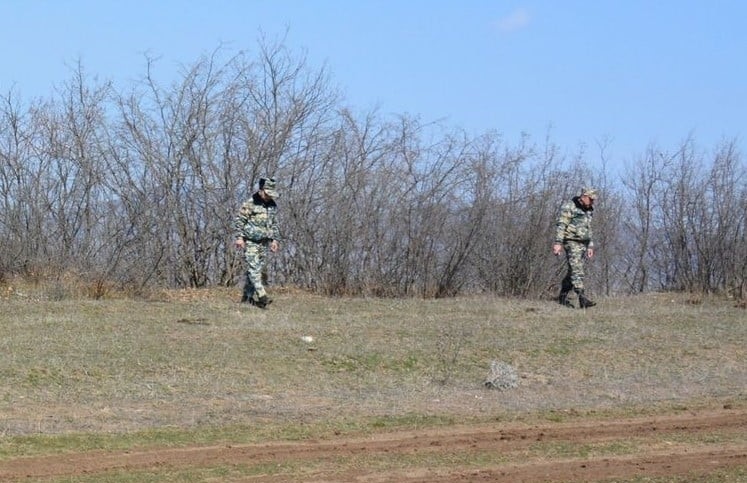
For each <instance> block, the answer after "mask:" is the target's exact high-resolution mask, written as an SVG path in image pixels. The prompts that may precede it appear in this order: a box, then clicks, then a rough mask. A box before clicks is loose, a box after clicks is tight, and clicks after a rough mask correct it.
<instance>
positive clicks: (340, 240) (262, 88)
mask: <svg viewBox="0 0 747 483" xmlns="http://www.w3.org/2000/svg"><path fill="white" fill-rule="evenodd" d="M221 53H222V52H221V50H220V49H218V50H216V51H215V52H214V53H213V54H212V55H209V56H206V57H204V58H201V59H199V60H198V61H197V62H195V63H194V64H193V65H191V66H188V67H186V68H184V69H183V71H182V75H181V76H180V78H179V79H178V80H177V81H176V82H174V83H173V84H171V85H168V86H164V85H162V84H159V83H158V82H157V81H156V80H155V77H156V76H155V70H156V64H155V62H153V61H152V59H149V58H146V66H145V69H144V70H145V73H144V75H143V76H142V78H141V79H140V80H139V81H138V82H136V83H134V84H133V85H132V86H129V87H128V88H127V89H126V90H121V89H120V90H118V89H115V88H114V86H113V85H112V84H111V83H109V82H99V81H97V80H95V79H91V78H90V77H87V76H86V73H85V70H84V68H83V66H82V65H78V66H77V67H76V68H75V69H74V70H73V71H72V75H71V78H70V79H69V80H68V81H67V82H66V83H64V84H63V85H61V86H58V87H57V89H56V91H55V93H54V94H53V95H52V96H51V97H50V98H49V99H35V100H32V101H30V102H24V101H22V100H21V99H19V98H18V96H17V95H16V94H15V93H14V92H13V91H11V92H8V93H6V94H5V95H3V96H2V97H1V98H0V102H1V103H2V106H0V208H1V211H0V243H1V244H2V251H0V274H10V273H17V274H22V275H31V274H36V275H39V274H41V276H45V277H54V276H59V274H63V273H73V274H75V275H76V276H77V277H80V278H83V279H88V280H91V281H108V282H112V283H117V284H120V285H123V286H127V287H131V288H135V289H144V288H147V287H153V286H167V287H204V286H211V285H228V286H230V285H233V284H235V283H237V282H239V281H240V272H241V260H240V258H239V254H238V253H236V252H235V251H234V250H233V248H232V243H231V242H232V232H231V222H232V219H233V216H234V215H235V212H236V209H237V207H238V206H239V204H240V202H241V201H242V200H243V199H244V198H246V197H247V196H248V195H249V194H250V193H251V192H252V190H253V189H254V188H255V183H256V181H257V179H258V178H259V177H260V176H262V175H265V174H271V175H274V176H275V177H276V178H278V179H279V181H280V185H281V189H282V193H283V195H282V199H281V200H280V206H281V209H280V217H281V222H282V232H283V236H284V243H283V245H284V249H283V250H282V252H281V253H280V254H279V255H277V256H274V257H273V258H272V260H271V267H270V276H271V279H272V281H273V282H275V283H278V284H287V285H293V286H298V287H302V288H305V289H309V290H313V291H317V292H319V293H325V294H332V295H334V294H371V295H379V296H425V297H443V296H452V295H455V294H462V293H475V292H491V293H496V294H501V295H514V296H542V295H545V294H550V293H554V292H555V291H556V289H557V287H556V284H557V281H558V279H559V278H560V271H561V270H562V269H563V267H562V261H561V260H557V259H554V258H553V257H552V256H551V254H550V248H549V247H550V244H551V238H552V231H553V224H554V219H555V216H556V212H557V209H558V207H559V205H560V203H561V202H562V201H563V200H565V199H567V198H569V197H571V196H573V195H574V194H576V193H577V191H578V190H579V188H580V187H581V186H582V185H587V184H592V185H595V186H597V187H599V188H600V189H601V191H602V198H601V200H600V201H601V203H599V206H598V210H597V214H596V221H595V228H596V237H597V243H598V245H599V251H598V254H599V256H598V258H597V259H595V260H594V261H593V263H592V264H591V267H590V269H591V279H592V280H591V285H592V288H593V289H594V290H596V291H599V292H603V293H607V294H614V293H630V292H642V291H647V290H660V289H674V290H688V291H704V292H711V291H717V292H725V291H732V292H735V293H737V294H739V295H741V296H744V295H745V290H746V288H747V287H746V285H745V280H746V279H747V242H746V241H745V225H746V224H747V177H746V175H747V173H746V169H745V163H744V161H743V158H742V155H741V153H740V152H739V146H738V144H737V142H736V141H735V140H724V141H723V142H722V143H721V144H720V145H718V146H715V147H713V148H712V151H710V152H707V151H705V150H703V149H702V148H700V147H699V146H698V145H697V143H696V141H695V140H694V139H691V138H689V139H686V140H685V141H683V142H682V144H681V145H680V146H676V147H675V149H666V148H663V147H658V146H649V147H647V148H646V150H645V151H644V152H643V154H641V155H640V157H639V158H638V159H636V160H634V162H633V163H631V164H629V165H628V166H627V167H626V168H625V171H624V172H623V173H622V176H618V177H617V179H616V178H615V176H613V173H610V172H609V171H608V169H607V168H606V167H605V166H606V165H607V164H606V160H605V159H604V156H603V150H600V154H599V155H598V156H596V159H594V160H593V161H595V163H589V161H590V158H591V157H592V155H591V154H590V153H586V152H583V151H580V152H578V153H576V154H573V155H568V154H564V153H563V152H562V151H561V149H560V148H559V147H558V146H557V145H555V144H553V143H552V141H551V140H549V139H548V140H544V141H543V142H541V143H538V142H534V141H532V139H531V138H530V137H528V136H527V137H525V138H524V139H522V140H521V141H520V142H519V143H518V144H517V145H508V144H507V143H506V142H505V141H504V140H503V138H502V137H501V135H500V133H498V132H486V133H484V134H482V135H480V136H477V137H469V136H467V135H466V134H465V133H464V132H462V131H461V130H459V129H450V128H448V127H445V126H443V125H441V124H424V123H422V122H421V121H420V120H419V119H418V118H416V117H412V116H408V115H401V116H390V117H386V118H382V116H380V115H379V114H378V112H376V111H372V112H365V113H356V112H354V111H353V110H352V109H351V108H350V107H349V106H344V105H343V104H342V101H341V97H340V96H339V94H338V93H337V92H336V91H335V89H334V88H333V87H332V83H331V81H330V76H329V74H328V73H327V72H326V70H325V69H324V68H321V69H314V68H313V67H311V66H309V65H308V64H307V62H306V60H305V59H304V58H303V57H298V56H295V55H294V54H293V53H292V52H290V51H288V50H287V49H286V48H285V47H284V46H282V45H279V44H268V43H264V42H262V43H260V44H259V45H258V49H257V52H256V55H255V56H253V57H249V56H248V54H240V55H237V56H235V57H233V58H230V59H228V60H222V59H221ZM592 165H595V166H602V167H601V168H596V169H591V166H592Z"/></svg>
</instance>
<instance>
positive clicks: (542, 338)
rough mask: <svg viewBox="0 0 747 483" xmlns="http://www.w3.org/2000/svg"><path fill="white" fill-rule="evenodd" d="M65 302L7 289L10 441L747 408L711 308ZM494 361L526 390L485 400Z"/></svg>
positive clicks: (733, 353)
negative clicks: (717, 405) (710, 404)
mask: <svg viewBox="0 0 747 483" xmlns="http://www.w3.org/2000/svg"><path fill="white" fill-rule="evenodd" d="M56 293H57V292H54V291H50V290H49V289H48V288H46V287H45V288H40V287H36V288H34V287H23V288H19V287H18V286H15V287H11V288H10V289H8V288H7V286H6V288H5V289H4V290H3V291H2V294H1V295H2V298H1V299H0V301H1V302H2V304H3V312H2V314H0V341H1V342H0V344H2V350H0V371H1V372H2V380H3V385H2V392H1V393H0V431H2V433H4V434H16V435H20V434H39V433H43V434H54V433H64V432H73V431H76V432H77V431H84V432H124V431H133V430H139V429H147V428H163V427H179V428H194V427H204V426H226V425H234V424H236V425H249V426H255V427H257V426H262V425H263V424H265V423H271V422H272V423H277V422H278V421H281V422H282V421H288V422H291V421H293V422H296V423H299V424H300V426H301V427H302V426H303V424H304V423H315V424H318V423H320V422H322V423H323V422H324V421H333V420H336V421H339V420H350V421H355V420H357V419H361V418H368V419H369V420H370V419H371V418H381V421H392V420H397V419H408V420H410V421H417V420H418V418H419V417H423V418H425V417H429V418H434V417H435V418H443V419H444V420H460V421H464V420H467V419H471V418H473V419H484V418H508V419H510V418H515V417H517V415H521V414H527V413H537V412H542V413H544V414H548V415H552V414H555V415H557V417H563V416H562V415H563V414H570V413H572V412H574V411H583V412H587V413H588V412H593V411H606V410H624V409H625V408H631V409H630V410H631V411H645V410H650V408H653V407H655V406H656V405H667V406H670V407H671V406H673V405H690V404H699V403H700V402H703V401H709V400H710V401H713V400H718V401H723V402H724V404H730V403H731V402H732V401H736V402H740V403H741V402H742V401H744V399H745V388H746V387H747V369H745V364H744V361H745V360H746V356H747V349H746V347H747V322H745V317H744V310H743V309H739V308H736V307H734V304H733V302H729V301H727V300H722V299H717V298H708V297H704V298H702V299H701V300H699V303H697V304H693V303H692V300H691V299H690V298H688V297H687V296H684V295H678V294H651V295H643V296H638V297H630V298H614V299H606V300H605V299H602V300H600V305H599V306H598V307H595V308H593V309H590V310H586V311H582V310H569V309H566V308H563V307H560V306H558V305H557V304H554V303H552V302H549V301H536V300H506V299H497V298H492V297H468V298H456V299H441V300H414V299H364V298H360V299H352V298H335V299H330V298H323V297H318V296H312V295H308V294H304V293H300V292H295V291H278V290H276V291H275V292H274V297H275V302H274V303H273V304H272V305H271V306H270V309H269V310H266V311H261V310H258V309H253V308H251V307H243V306H241V305H240V304H238V303H237V302H236V301H237V299H238V297H239V293H238V291H237V290H227V289H220V290H210V291H208V290H185V291H177V292H163V293H155V294H151V295H150V297H149V298H148V299H147V300H146V299H130V298H125V297H120V296H117V294H114V293H112V294H109V295H108V296H107V297H106V298H103V299H100V300H92V299H90V298H86V297H82V298H81V297H77V296H73V295H72V294H71V293H70V292H65V291H63V293H58V294H57V296H55V294H56ZM50 295H52V296H50ZM307 335H308V336H312V337H313V338H314V341H313V343H307V342H304V341H303V340H302V339H301V337H302V336H307ZM491 360H500V361H504V362H507V363H509V364H511V365H513V366H514V367H515V368H516V369H517V371H518V372H519V374H520V384H519V387H518V388H516V389H512V390H508V391H503V392H502V391H496V390H489V389H486V388H485V387H484V386H483V381H484V378H485V377H486V375H487V373H488V371H489V367H490V361H491ZM647 408H648V409H647Z"/></svg>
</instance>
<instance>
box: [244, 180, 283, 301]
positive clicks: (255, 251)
mask: <svg viewBox="0 0 747 483" xmlns="http://www.w3.org/2000/svg"><path fill="white" fill-rule="evenodd" d="M278 196H279V194H278V192H277V186H276V183H275V180H274V179H273V178H261V179H260V180H259V189H258V190H257V192H256V193H254V194H253V195H252V197H251V199H249V200H247V201H245V202H244V203H243V204H242V205H241V209H240V210H239V214H238V215H237V216H236V219H235V221H234V228H235V229H236V242H235V245H236V248H237V249H240V250H244V262H245V265H246V282H245V283H244V292H243V294H242V296H241V301H242V302H245V303H249V304H252V305H256V306H257V307H259V308H262V309H264V308H266V307H267V305H268V304H269V303H270V302H271V301H272V299H270V298H269V297H268V296H267V292H266V291H265V287H264V285H263V284H262V273H263V272H264V268H265V261H266V258H267V250H268V249H269V250H270V251H271V252H273V253H274V252H276V251H278V249H279V248H280V245H279V243H278V239H279V238H280V233H279V230H278V225H277V218H276V213H277V205H276V204H275V198H277V197H278Z"/></svg>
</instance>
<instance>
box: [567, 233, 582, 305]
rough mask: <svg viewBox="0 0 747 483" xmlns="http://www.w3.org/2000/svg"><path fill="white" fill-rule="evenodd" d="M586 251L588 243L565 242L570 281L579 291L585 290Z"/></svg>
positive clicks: (574, 288)
mask: <svg viewBox="0 0 747 483" xmlns="http://www.w3.org/2000/svg"><path fill="white" fill-rule="evenodd" d="M584 253H586V245H584V244H583V243H578V242H566V243H565V256H566V258H567V259H568V275H569V276H568V277H567V278H568V281H569V283H570V286H571V287H572V288H573V290H574V291H575V292H576V293H578V292H579V291H583V290H584Z"/></svg>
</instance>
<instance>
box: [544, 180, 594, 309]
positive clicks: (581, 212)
mask: <svg viewBox="0 0 747 483" xmlns="http://www.w3.org/2000/svg"><path fill="white" fill-rule="evenodd" d="M596 199H597V190H595V189H592V188H585V189H583V190H582V191H581V195H579V196H574V197H573V199H571V201H568V202H566V203H563V206H562V207H561V209H560V215H559V216H558V220H557V223H556V224H555V242H554V244H553V246H552V251H553V253H554V254H555V255H560V253H561V252H562V251H563V250H565V256H566V260H567V262H568V273H567V274H566V276H565V278H564V279H563V282H562V283H561V286H560V295H559V296H558V302H559V303H560V304H561V305H564V306H566V307H573V304H572V303H571V302H570V301H569V300H568V294H569V293H570V291H571V290H573V291H575V292H576V293H577V294H578V304H579V306H580V307H581V308H584V309H585V308H587V307H593V306H595V305H596V303H595V302H593V301H591V300H590V299H589V298H588V297H587V296H586V294H585V293H584V257H586V258H592V257H593V256H594V242H593V240H592V230H591V217H592V214H593V212H594V200H596Z"/></svg>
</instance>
